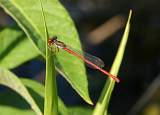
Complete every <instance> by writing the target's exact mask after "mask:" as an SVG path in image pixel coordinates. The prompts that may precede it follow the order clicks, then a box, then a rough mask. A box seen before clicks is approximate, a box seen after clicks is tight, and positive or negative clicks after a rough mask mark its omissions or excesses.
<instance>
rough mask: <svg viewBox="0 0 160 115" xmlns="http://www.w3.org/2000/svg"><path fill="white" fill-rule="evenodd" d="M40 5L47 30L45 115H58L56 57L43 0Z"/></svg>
mask: <svg viewBox="0 0 160 115" xmlns="http://www.w3.org/2000/svg"><path fill="white" fill-rule="evenodd" d="M46 2H47V1H46ZM40 3H41V9H42V17H43V22H44V29H45V38H46V79H45V99H44V115H58V97H57V85H56V75H55V65H54V56H53V54H52V52H51V51H50V50H49V49H48V43H47V41H48V39H49V35H48V30H47V24H46V20H45V14H44V7H43V3H42V0H40Z"/></svg>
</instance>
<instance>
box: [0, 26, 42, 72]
mask: <svg viewBox="0 0 160 115" xmlns="http://www.w3.org/2000/svg"><path fill="white" fill-rule="evenodd" d="M0 46H1V47H0V66H1V67H5V68H9V69H12V68H15V67H17V66H19V65H21V64H22V63H24V62H26V61H28V60H31V59H33V58H35V57H37V56H38V55H39V54H38V51H36V50H35V48H34V47H33V45H32V44H31V42H30V41H29V39H27V38H26V37H25V35H24V34H23V32H22V31H20V30H19V29H16V28H13V27H12V28H5V29H3V30H2V31H1V32H0ZM26 54H27V55H26Z"/></svg>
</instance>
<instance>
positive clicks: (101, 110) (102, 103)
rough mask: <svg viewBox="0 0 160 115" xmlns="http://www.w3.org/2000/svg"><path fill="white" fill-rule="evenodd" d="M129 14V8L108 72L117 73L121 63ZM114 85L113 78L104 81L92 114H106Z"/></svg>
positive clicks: (128, 27)
mask: <svg viewBox="0 0 160 115" xmlns="http://www.w3.org/2000/svg"><path fill="white" fill-rule="evenodd" d="M131 15H132V11H131V10H130V13H129V17H128V21H127V25H126V28H125V32H124V34H123V37H122V41H121V43H120V46H119V48H118V52H117V55H116V57H115V59H114V62H113V65H112V68H111V70H110V73H111V74H113V75H117V74H118V71H119V68H120V65H121V63H122V58H123V54H124V51H125V47H126V43H127V40H128V35H129V30H130V19H131ZM114 85H115V81H114V80H113V79H109V80H108V81H107V82H106V84H105V86H104V89H103V91H102V94H101V96H100V98H99V100H98V102H97V105H96V107H95V109H94V111H93V115H107V114H108V111H107V110H108V105H109V100H110V97H111V94H112V91H113V88H114Z"/></svg>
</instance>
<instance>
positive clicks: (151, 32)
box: [0, 0, 160, 115]
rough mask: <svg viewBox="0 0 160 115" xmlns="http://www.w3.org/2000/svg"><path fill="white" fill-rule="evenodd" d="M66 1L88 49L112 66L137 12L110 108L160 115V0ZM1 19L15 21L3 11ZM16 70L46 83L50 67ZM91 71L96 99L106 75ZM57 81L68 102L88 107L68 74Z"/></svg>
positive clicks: (123, 113)
mask: <svg viewBox="0 0 160 115" xmlns="http://www.w3.org/2000/svg"><path fill="white" fill-rule="evenodd" d="M61 3H62V4H63V5H64V6H65V7H66V9H67V10H68V12H69V14H70V15H71V17H72V18H73V20H74V22H75V25H76V27H77V30H78V33H79V36H80V40H81V42H82V46H83V49H84V50H85V51H86V52H88V53H90V54H93V55H95V56H98V57H100V58H101V59H102V60H103V61H104V63H105V65H106V66H105V69H107V70H109V69H110V67H111V64H112V62H113V60H114V57H115V54H116V51H117V49H118V46H119V43H120V40H121V37H122V35H123V32H124V27H125V24H126V20H127V18H128V14H129V10H130V9H132V10H133V15H132V19H131V30H130V34H129V41H128V43H127V47H126V51H125V55H124V58H123V62H122V65H121V68H120V71H119V78H120V79H121V82H120V83H119V84H116V86H115V89H114V91H113V94H112V97H111V101H110V106H109V112H110V113H112V115H160V7H159V4H160V1H158V0H138V1H128V0H121V1H117V0H61ZM0 17H2V18H0V26H1V27H2V26H6V25H11V24H13V23H14V22H13V20H12V19H11V18H10V17H9V16H8V15H6V14H5V13H4V11H3V10H2V9H1V10H0ZM33 70H34V71H33ZM13 72H14V73H16V74H17V75H18V76H24V77H25V76H30V77H31V78H34V79H37V80H39V81H40V82H43V80H44V75H45V65H44V63H43V62H42V61H41V60H37V59H35V60H33V61H31V62H27V63H25V64H23V65H22V66H20V67H18V68H16V69H14V70H13ZM87 73H88V80H89V89H90V96H91V98H92V100H93V102H94V103H96V101H97V99H98V97H99V95H100V92H101V90H102V88H103V86H104V83H105V78H104V76H103V75H102V74H101V73H99V72H98V71H95V70H93V69H90V68H87ZM58 76H60V75H58ZM57 82H58V83H57V84H58V93H59V96H60V97H61V99H62V100H63V101H64V103H65V104H66V105H69V106H73V105H82V106H83V105H86V106H87V104H86V103H85V102H84V101H83V100H82V99H81V98H80V96H78V94H77V93H76V92H75V91H74V90H73V89H72V88H71V87H70V85H69V84H68V83H67V82H66V81H65V79H64V78H63V77H61V76H60V77H57ZM62 89H63V90H62Z"/></svg>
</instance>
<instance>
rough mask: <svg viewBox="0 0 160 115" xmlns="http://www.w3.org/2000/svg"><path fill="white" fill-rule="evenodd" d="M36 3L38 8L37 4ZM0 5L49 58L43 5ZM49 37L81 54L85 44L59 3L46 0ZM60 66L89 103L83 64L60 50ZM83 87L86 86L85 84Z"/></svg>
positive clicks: (20, 1) (2, 1)
mask: <svg viewBox="0 0 160 115" xmlns="http://www.w3.org/2000/svg"><path fill="white" fill-rule="evenodd" d="M33 4H34V5H33ZM0 6H1V7H2V8H4V9H5V11H6V12H7V13H8V14H9V15H11V16H12V17H13V18H14V19H15V20H16V22H17V23H18V24H19V25H20V27H21V28H22V29H23V30H24V31H25V33H26V34H27V36H28V37H30V38H31V40H32V41H33V42H34V43H35V45H36V46H37V48H38V49H39V51H40V53H41V55H43V57H45V31H44V26H43V18H42V14H41V7H40V3H39V1H37V0H27V2H26V0H7V1H6V0H0ZM43 6H44V13H45V16H46V23H47V28H48V31H49V36H50V37H53V36H55V35H56V36H58V40H60V41H62V42H64V43H66V44H67V45H70V46H72V47H73V48H74V49H77V50H80V51H81V45H80V41H79V37H78V34H77V31H76V29H75V26H74V23H73V21H72V20H71V18H70V16H69V15H68V13H67V11H66V10H65V9H64V7H63V6H62V5H61V4H60V2H59V1H58V0H43ZM56 66H57V70H58V71H59V73H61V74H62V75H63V76H64V77H65V78H66V80H67V81H68V82H69V83H70V84H71V86H72V87H73V88H74V89H75V90H76V91H77V92H78V94H79V95H80V96H81V97H82V98H83V99H84V100H85V101H87V102H88V103H90V104H92V102H91V100H90V98H89V93H88V82H87V76H86V70H85V66H84V63H83V61H81V60H80V59H78V58H76V57H74V56H72V55H70V54H68V53H67V52H64V51H60V52H58V53H57V54H56ZM82 84H83V85H82Z"/></svg>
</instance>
